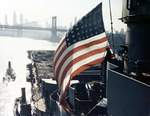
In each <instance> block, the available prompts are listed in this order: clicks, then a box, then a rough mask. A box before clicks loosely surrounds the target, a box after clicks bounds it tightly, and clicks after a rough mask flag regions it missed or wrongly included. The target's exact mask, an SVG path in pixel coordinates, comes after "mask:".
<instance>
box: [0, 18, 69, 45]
mask: <svg viewBox="0 0 150 116" xmlns="http://www.w3.org/2000/svg"><path fill="white" fill-rule="evenodd" d="M66 31H67V29H66V28H64V27H58V26H57V17H56V16H54V17H52V24H51V26H49V27H41V26H30V25H23V24H17V25H9V24H4V25H2V24H0V36H12V37H29V38H35V39H45V40H49V41H52V42H58V41H59V40H60V38H61V36H62V35H63V34H64V33H65V32H66Z"/></svg>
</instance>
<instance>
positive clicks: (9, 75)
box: [3, 61, 16, 82]
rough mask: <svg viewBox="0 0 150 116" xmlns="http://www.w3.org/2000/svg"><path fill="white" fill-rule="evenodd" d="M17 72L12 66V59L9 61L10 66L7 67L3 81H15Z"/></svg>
mask: <svg viewBox="0 0 150 116" xmlns="http://www.w3.org/2000/svg"><path fill="white" fill-rule="evenodd" d="M15 79H16V74H15V72H14V69H13V68H12V66H11V61H9V62H8V68H7V69H6V73H5V77H3V82H5V81H7V82H10V81H15Z"/></svg>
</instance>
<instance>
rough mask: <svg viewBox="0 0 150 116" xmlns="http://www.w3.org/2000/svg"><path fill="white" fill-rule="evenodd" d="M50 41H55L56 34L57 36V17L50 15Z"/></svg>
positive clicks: (56, 39)
mask: <svg viewBox="0 0 150 116" xmlns="http://www.w3.org/2000/svg"><path fill="white" fill-rule="evenodd" d="M51 41H53V42H57V41H58V36H57V17H56V16H53V17H52V31H51Z"/></svg>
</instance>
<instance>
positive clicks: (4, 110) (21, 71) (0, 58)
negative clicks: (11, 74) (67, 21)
mask: <svg viewBox="0 0 150 116" xmlns="http://www.w3.org/2000/svg"><path fill="white" fill-rule="evenodd" d="M55 47H56V43H50V42H48V41H44V40H34V39H30V38H13V37H0V116H13V104H14V99H15V98H16V97H20V96H21V87H25V88H26V91H27V93H28V94H27V97H28V98H30V94H31V93H30V83H27V82H25V80H26V79H25V77H26V64H27V63H28V62H30V60H28V58H27V51H28V50H52V49H55ZM8 61H11V64H12V68H13V69H14V71H15V73H16V80H15V82H10V83H8V85H7V84H6V83H5V84H4V83H2V78H3V77H4V76H5V71H6V68H7V67H8ZM27 100H28V101H30V99H27Z"/></svg>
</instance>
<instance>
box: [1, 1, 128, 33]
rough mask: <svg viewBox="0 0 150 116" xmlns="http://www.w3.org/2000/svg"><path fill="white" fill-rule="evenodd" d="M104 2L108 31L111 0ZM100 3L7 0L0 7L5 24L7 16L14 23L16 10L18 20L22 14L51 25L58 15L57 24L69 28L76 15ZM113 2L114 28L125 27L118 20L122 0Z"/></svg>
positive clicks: (9, 21) (108, 28)
mask: <svg viewBox="0 0 150 116" xmlns="http://www.w3.org/2000/svg"><path fill="white" fill-rule="evenodd" d="M58 2H59V3H58ZM102 2H103V19H104V24H105V28H106V31H110V17H109V15H110V14H109V4H108V3H109V1H108V0H106V1H105V0H103V1H102ZM98 3H100V1H98V0H88V1H87V0H82V1H80V0H76V1H73V0H62V1H58V0H55V1H52V0H12V1H9V0H5V1H3V2H2V4H3V5H1V6H2V7H1V8H0V17H1V19H0V23H2V24H4V22H6V21H5V18H7V22H8V23H9V24H13V20H12V17H13V15H14V12H15V13H16V15H17V19H16V20H17V22H20V21H21V19H20V18H19V17H20V15H22V18H23V20H24V22H25V20H26V21H30V22H32V21H36V22H38V23H39V24H40V25H42V26H45V25H46V24H50V25H51V18H52V17H53V16H57V25H58V26H66V27H67V28H69V27H70V25H71V24H73V23H74V20H75V17H76V19H77V20H79V19H80V18H81V17H82V16H84V15H85V14H87V13H88V12H89V11H90V10H92V9H93V8H94V7H95V6H96V5H97V4H98ZM111 3H112V6H111V7H112V16H113V25H114V30H120V29H122V28H125V27H126V26H125V25H124V24H123V23H122V22H121V21H119V20H118V18H120V17H121V13H122V12H121V10H122V0H111ZM4 16H5V18H4Z"/></svg>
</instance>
